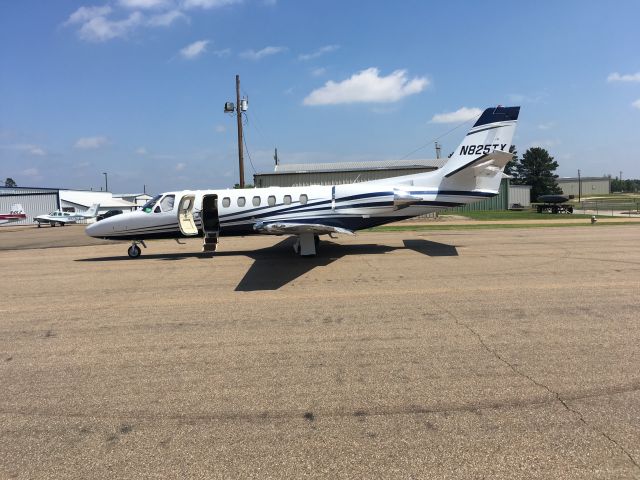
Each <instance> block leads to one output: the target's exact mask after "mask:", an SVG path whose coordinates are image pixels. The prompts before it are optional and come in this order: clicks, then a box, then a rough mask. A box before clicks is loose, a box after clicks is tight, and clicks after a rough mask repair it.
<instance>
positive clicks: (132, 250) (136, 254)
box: [127, 245, 142, 258]
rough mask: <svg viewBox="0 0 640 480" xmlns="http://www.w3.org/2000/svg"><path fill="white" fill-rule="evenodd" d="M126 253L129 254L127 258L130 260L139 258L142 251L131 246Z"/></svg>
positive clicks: (135, 246)
mask: <svg viewBox="0 0 640 480" xmlns="http://www.w3.org/2000/svg"><path fill="white" fill-rule="evenodd" d="M127 253H128V254H129V257H131V258H138V257H139V256H140V254H141V253H142V251H141V250H140V247H139V246H137V245H131V246H130V247H129V249H128V250H127Z"/></svg>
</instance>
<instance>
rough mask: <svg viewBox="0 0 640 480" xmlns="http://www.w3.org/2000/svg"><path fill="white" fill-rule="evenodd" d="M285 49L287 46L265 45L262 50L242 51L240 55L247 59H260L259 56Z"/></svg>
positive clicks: (273, 53) (266, 55) (262, 56)
mask: <svg viewBox="0 0 640 480" xmlns="http://www.w3.org/2000/svg"><path fill="white" fill-rule="evenodd" d="M286 50H287V47H265V48H263V49H262V50H258V51H257V52H256V51H255V50H247V51H246V52H242V53H241V54H240V56H241V57H242V58H247V59H249V60H260V59H261V58H264V57H268V56H269V55H275V54H277V53H281V52H284V51H286Z"/></svg>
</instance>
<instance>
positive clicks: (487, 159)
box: [445, 150, 513, 178]
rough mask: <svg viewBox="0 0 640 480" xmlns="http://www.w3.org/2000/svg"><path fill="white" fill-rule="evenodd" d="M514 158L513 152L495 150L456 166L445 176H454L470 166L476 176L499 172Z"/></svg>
mask: <svg viewBox="0 0 640 480" xmlns="http://www.w3.org/2000/svg"><path fill="white" fill-rule="evenodd" d="M512 158H513V154H512V153H509V152H503V151H502V150H494V151H493V152H491V153H487V154H486V155H482V156H480V157H478V158H476V159H474V160H471V161H470V162H469V163H466V164H465V165H463V166H461V167H460V168H456V169H455V170H454V171H452V172H449V173H447V174H446V175H445V178H450V177H453V176H454V175H457V174H458V173H460V172H462V171H464V170H467V169H468V168H472V169H473V170H474V173H475V175H476V176H477V175H493V174H495V173H497V172H498V171H499V170H500V169H501V168H503V167H504V166H505V165H506V164H507V163H509V161H511V159H512Z"/></svg>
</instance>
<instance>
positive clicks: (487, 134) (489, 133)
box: [442, 107, 520, 192]
mask: <svg viewBox="0 0 640 480" xmlns="http://www.w3.org/2000/svg"><path fill="white" fill-rule="evenodd" d="M519 113H520V107H496V108H487V109H486V110H485V111H484V112H483V113H482V115H480V118H478V121H476V123H475V125H474V126H473V127H472V128H471V130H469V133H467V135H466V136H465V137H464V140H463V141H462V143H461V144H460V145H459V146H458V148H457V149H456V150H455V152H454V153H453V155H452V156H451V158H450V159H449V161H448V162H447V163H446V164H445V166H444V167H443V168H442V174H443V175H444V177H443V184H446V185H443V186H447V187H449V188H452V187H455V188H460V189H465V190H467V189H470V190H490V191H496V192H497V191H498V189H499V187H500V180H501V179H502V170H503V169H504V166H505V165H506V164H507V163H508V162H509V160H511V159H512V158H513V155H512V154H510V153H508V152H509V147H510V146H511V141H512V140H513V133H514V132H515V129H516V123H517V120H518V114H519Z"/></svg>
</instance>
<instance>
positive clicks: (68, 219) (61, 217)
mask: <svg viewBox="0 0 640 480" xmlns="http://www.w3.org/2000/svg"><path fill="white" fill-rule="evenodd" d="M99 208H100V204H99V203H94V204H93V205H91V208H89V210H87V211H86V212H81V213H71V212H63V211H61V210H56V211H55V212H51V213H49V214H47V215H38V216H37V217H35V218H34V219H33V221H34V222H38V228H40V227H41V226H42V224H43V223H48V224H49V225H51V226H52V227H55V226H56V225H60V226H61V227H64V226H65V225H66V224H68V223H76V222H77V221H78V220H84V219H87V218H94V217H96V216H97V215H98V209H99Z"/></svg>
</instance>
